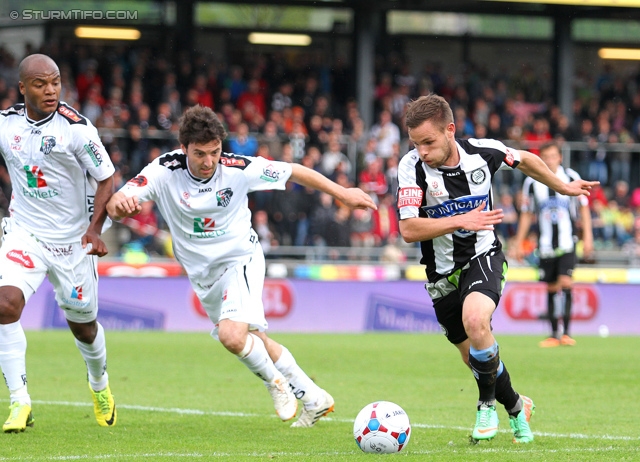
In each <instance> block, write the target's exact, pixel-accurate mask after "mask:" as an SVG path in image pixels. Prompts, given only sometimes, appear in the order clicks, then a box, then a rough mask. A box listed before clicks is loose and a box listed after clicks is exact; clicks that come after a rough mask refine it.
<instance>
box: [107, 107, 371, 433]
mask: <svg viewBox="0 0 640 462" xmlns="http://www.w3.org/2000/svg"><path fill="white" fill-rule="evenodd" d="M179 125H180V129H179V135H178V140H179V141H180V145H181V149H178V150H175V151H173V152H169V153H166V154H164V155H163V156H160V157H159V158H158V159H156V160H155V161H153V162H152V163H150V164H149V165H147V166H146V167H145V168H144V169H143V170H142V171H141V172H140V174H139V175H138V176H136V177H135V178H134V179H133V180H131V181H129V182H128V183H127V184H126V185H125V186H124V187H123V188H121V189H120V191H118V192H116V193H115V194H114V195H113V197H112V198H111V200H110V201H109V203H108V204H107V211H108V212H109V215H110V216H111V218H114V219H116V220H118V219H121V218H123V217H130V216H133V215H136V214H137V213H139V212H140V210H141V206H140V202H141V201H142V202H144V201H148V200H154V201H155V202H156V204H157V205H158V208H159V209H160V213H161V214H162V216H163V217H164V219H165V220H166V221H167V223H168V225H169V229H170V231H171V235H172V238H173V248H174V253H175V256H176V259H177V260H178V261H179V262H180V263H181V264H182V265H183V267H184V268H185V271H186V272H187V275H188V276H189V280H190V282H191V285H192V287H193V290H194V291H195V293H196V295H197V296H198V298H199V299H200V301H201V302H202V306H203V307H204V308H205V310H206V311H207V314H208V315H209V318H210V319H211V321H212V322H213V324H214V329H213V332H212V335H213V336H214V337H215V338H217V339H218V340H220V342H221V343H222V345H223V346H224V347H225V348H226V349H227V350H228V351H229V352H230V353H232V354H234V355H236V356H237V358H238V359H239V360H240V361H241V362H242V363H243V364H244V365H245V366H246V367H247V368H248V369H249V370H250V371H251V372H253V373H254V374H255V375H256V376H258V377H259V378H260V379H261V380H262V381H263V382H264V384H265V385H266V387H267V389H268V390H269V392H270V394H271V397H272V399H273V403H274V407H275V409H276V413H277V415H278V417H280V418H281V419H282V420H283V421H287V420H290V419H293V418H294V417H295V416H296V411H297V407H298V403H297V400H298V399H299V400H300V401H301V402H302V404H303V406H304V407H303V410H302V412H301V413H300V415H299V417H298V419H297V420H296V421H295V422H294V423H293V424H292V427H313V426H314V425H315V424H316V422H318V420H319V419H320V418H321V417H323V416H325V415H327V414H328V413H329V412H331V411H333V409H334V400H333V398H332V397H331V395H330V394H329V393H328V392H326V391H325V390H323V389H322V388H320V387H319V386H318V385H316V384H315V383H314V382H313V381H312V380H311V379H310V378H309V377H308V376H307V374H306V373H305V372H304V371H303V370H302V369H301V368H300V366H298V365H297V363H296V361H295V359H294V357H293V355H292V354H291V353H290V352H289V350H288V349H287V348H286V347H284V346H283V345H281V344H279V343H278V342H276V341H275V340H273V339H271V338H270V337H268V336H267V334H266V330H267V328H268V324H267V321H266V319H265V315H264V307H263V304H262V288H263V284H264V276H265V261H264V255H263V252H262V247H261V246H260V243H259V241H258V236H257V234H256V232H255V231H254V230H253V229H252V227H251V211H250V209H249V207H248V199H247V194H248V193H249V192H252V191H262V190H271V189H284V188H285V185H286V183H287V181H293V182H295V183H297V184H300V185H303V186H306V187H308V188H313V189H317V190H319V191H323V192H325V193H328V194H330V195H331V196H333V197H334V198H336V199H338V200H339V201H340V202H342V203H343V204H345V205H346V206H348V207H352V208H373V209H374V208H375V204H374V203H373V201H372V200H371V198H370V197H369V195H368V194H366V193H365V192H364V191H362V190H360V189H357V188H348V189H346V188H343V187H342V186H340V185H338V184H336V183H334V182H333V181H331V180H329V179H328V178H326V177H324V176H323V175H321V174H320V173H318V172H316V171H314V170H311V169H309V168H307V167H304V166H303V165H300V164H295V163H288V162H276V161H270V160H267V159H265V158H263V157H245V156H239V155H234V154H228V153H223V152H222V141H223V140H224V138H225V136H226V133H225V130H224V127H223V126H222V123H221V122H220V120H219V119H218V117H217V116H216V115H215V114H214V112H213V111H212V110H211V109H209V108H206V107H201V106H194V107H192V108H189V109H188V110H187V111H186V112H185V114H184V115H183V117H182V118H181V120H180V124H179Z"/></svg>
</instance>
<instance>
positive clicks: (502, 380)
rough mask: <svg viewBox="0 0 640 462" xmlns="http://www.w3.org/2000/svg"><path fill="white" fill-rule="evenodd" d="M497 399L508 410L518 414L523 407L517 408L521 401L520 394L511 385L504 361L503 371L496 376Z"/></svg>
mask: <svg viewBox="0 0 640 462" xmlns="http://www.w3.org/2000/svg"><path fill="white" fill-rule="evenodd" d="M496 401H497V402H499V403H500V404H502V405H503V406H504V408H505V409H506V410H507V412H509V411H512V412H516V414H517V413H518V412H519V411H520V409H522V406H520V409H516V407H517V406H518V403H519V401H520V395H519V394H518V393H517V392H516V391H515V390H514V389H513V387H512V386H511V377H510V376H509V371H507V367H506V366H505V365H504V363H502V373H501V374H500V375H498V377H497V378H496Z"/></svg>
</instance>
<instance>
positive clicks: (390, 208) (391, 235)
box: [371, 194, 399, 246]
mask: <svg viewBox="0 0 640 462" xmlns="http://www.w3.org/2000/svg"><path fill="white" fill-rule="evenodd" d="M371 220H372V221H373V229H372V230H371V232H372V233H373V238H374V239H375V244H376V246H382V245H387V244H388V243H389V242H395V239H396V238H397V237H398V236H399V227H398V215H397V213H396V207H395V198H394V196H393V194H385V195H384V196H382V198H381V199H380V203H379V204H378V209H377V210H374V211H373V215H372V217H371Z"/></svg>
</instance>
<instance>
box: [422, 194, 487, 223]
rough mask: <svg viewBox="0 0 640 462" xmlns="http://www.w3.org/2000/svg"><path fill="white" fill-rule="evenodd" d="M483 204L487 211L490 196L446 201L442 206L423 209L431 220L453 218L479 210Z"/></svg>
mask: <svg viewBox="0 0 640 462" xmlns="http://www.w3.org/2000/svg"><path fill="white" fill-rule="evenodd" d="M482 202H484V203H485V206H484V209H485V210H487V209H488V207H489V195H488V194H485V195H483V196H463V197H457V198H455V199H451V200H448V201H444V202H443V203H442V204H438V205H430V206H424V207H422V210H424V211H425V212H426V214H427V217H429V218H443V217H452V216H454V215H459V214H461V213H467V212H470V211H471V210H473V209H476V208H478V207H479V206H480V204H482Z"/></svg>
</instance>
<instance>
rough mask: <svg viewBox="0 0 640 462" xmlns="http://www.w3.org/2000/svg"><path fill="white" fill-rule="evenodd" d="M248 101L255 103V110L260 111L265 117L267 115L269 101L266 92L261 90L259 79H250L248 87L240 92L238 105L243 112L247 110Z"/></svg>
mask: <svg viewBox="0 0 640 462" xmlns="http://www.w3.org/2000/svg"><path fill="white" fill-rule="evenodd" d="M247 103H253V106H254V107H255V110H256V111H258V113H259V114H260V115H261V116H262V118H263V119H264V118H265V117H266V116H267V103H266V101H265V97H264V93H262V92H261V91H260V82H259V81H258V80H257V79H251V80H249V84H248V86H247V89H246V90H245V91H243V92H242V93H241V94H240V97H239V98H238V102H237V103H236V106H237V107H238V109H240V110H241V111H242V112H245V105H246V104H247Z"/></svg>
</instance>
